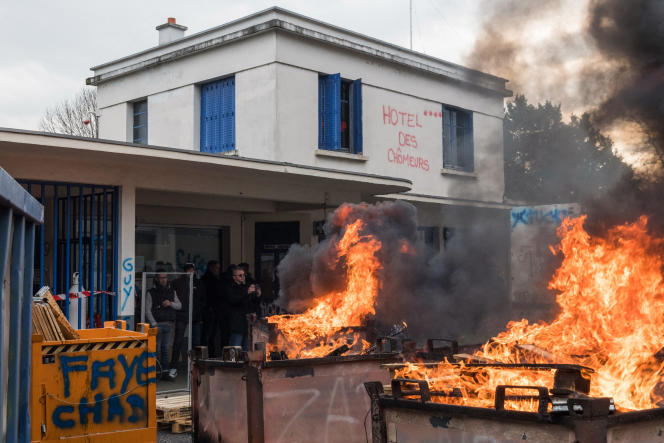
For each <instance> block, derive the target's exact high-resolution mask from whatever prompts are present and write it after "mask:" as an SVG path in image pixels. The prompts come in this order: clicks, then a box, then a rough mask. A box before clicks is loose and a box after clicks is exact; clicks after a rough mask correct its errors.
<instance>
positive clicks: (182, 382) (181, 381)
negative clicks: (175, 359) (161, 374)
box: [157, 368, 187, 395]
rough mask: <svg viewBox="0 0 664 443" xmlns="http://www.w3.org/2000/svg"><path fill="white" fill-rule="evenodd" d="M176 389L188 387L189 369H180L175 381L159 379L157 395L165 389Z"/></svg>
mask: <svg viewBox="0 0 664 443" xmlns="http://www.w3.org/2000/svg"><path fill="white" fill-rule="evenodd" d="M175 389H183V390H186V389H187V371H186V370H185V369H184V368H183V369H181V370H178V376H177V378H176V379H175V380H174V381H170V380H159V381H157V395H159V393H160V392H163V391H172V390H175Z"/></svg>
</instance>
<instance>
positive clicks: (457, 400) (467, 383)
mask: <svg viewBox="0 0 664 443" xmlns="http://www.w3.org/2000/svg"><path fill="white" fill-rule="evenodd" d="M584 220H585V217H580V218H576V219H565V220H564V221H563V223H562V225H561V227H560V228H559V229H558V234H559V236H560V237H561V242H560V245H559V246H558V247H557V248H554V249H553V251H554V253H558V252H561V253H562V254H563V256H564V259H563V262H562V264H561V266H560V268H559V269H558V270H557V271H556V273H555V275H554V276H553V279H552V280H551V282H550V283H549V288H550V289H553V290H555V291H557V292H558V295H557V296H556V301H557V303H558V305H559V307H560V313H559V314H558V316H557V317H556V319H555V320H553V321H552V322H551V323H550V324H547V323H543V322H542V323H536V324H529V323H528V321H527V320H525V319H523V320H521V321H518V322H510V323H509V324H508V325H507V330H506V331H505V332H502V333H501V334H499V335H498V336H497V337H494V338H493V339H492V340H491V341H489V342H488V343H487V344H485V345H484V346H483V348H482V349H481V351H478V352H476V353H475V355H474V357H475V359H476V360H481V359H485V361H486V360H489V361H496V362H502V363H524V362H530V363H552V362H555V363H570V364H579V365H583V366H587V367H590V368H592V369H593V370H594V371H595V372H594V373H593V374H587V375H588V376H589V377H590V378H591V391H590V395H592V396H604V397H612V398H613V399H614V401H615V403H616V406H617V407H619V408H620V409H623V410H627V409H630V410H633V409H646V408H651V407H657V406H658V404H661V403H660V402H662V401H664V396H663V395H662V392H661V391H662V389H661V387H660V381H661V380H662V370H663V369H664V362H663V361H662V358H661V356H660V355H659V354H658V351H660V349H662V347H663V346H664V328H662V326H661V325H662V321H663V320H664V283H663V280H662V256H661V254H662V251H663V248H662V246H663V245H664V241H663V240H662V239H659V238H655V237H654V236H652V235H650V234H649V233H648V232H647V229H646V224H647V219H646V218H645V217H641V218H640V219H639V220H638V221H636V222H635V223H633V224H626V225H622V226H618V227H615V228H613V229H611V230H610V231H609V232H608V233H607V235H606V237H605V238H597V237H591V236H590V235H589V234H588V233H587V232H586V231H585V230H584V229H583V222H584ZM397 376H398V377H406V378H412V379H426V380H428V382H429V385H430V386H431V388H432V389H433V390H436V391H442V392H446V391H451V390H453V389H454V396H451V397H450V396H447V397H445V396H443V397H437V398H436V401H440V402H445V403H452V404H463V405H470V406H482V407H491V406H493V402H494V392H495V389H496V386H498V385H501V384H503V385H521V386H533V385H536V386H548V387H551V386H552V374H551V373H550V372H546V371H524V370H509V371H506V370H504V369H493V368H482V369H477V368H468V367H465V366H464V365H463V364H462V365H461V366H459V365H455V364H450V363H447V362H446V363H443V364H441V365H438V366H437V367H433V368H431V367H424V366H422V365H408V366H407V367H406V368H404V369H402V370H399V371H398V372H397ZM455 388H456V389H455ZM514 393H515V394H517V395H522V394H527V395H532V394H533V393H532V392H514ZM521 409H524V408H521Z"/></svg>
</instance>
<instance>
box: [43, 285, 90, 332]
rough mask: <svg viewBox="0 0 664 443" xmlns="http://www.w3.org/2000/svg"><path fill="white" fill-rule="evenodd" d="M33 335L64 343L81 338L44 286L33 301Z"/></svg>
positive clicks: (47, 288)
mask: <svg viewBox="0 0 664 443" xmlns="http://www.w3.org/2000/svg"><path fill="white" fill-rule="evenodd" d="M32 333H33V334H40V335H41V336H42V337H44V340H45V341H64V340H75V339H78V338H80V336H79V335H78V332H76V330H75V329H74V328H72V326H71V324H69V321H68V320H67V317H65V315H64V314H63V313H62V310H60V307H59V306H58V303H57V302H56V301H55V299H54V298H53V294H51V290H50V289H49V287H48V286H44V287H43V288H41V289H40V290H39V292H37V294H35V297H34V298H33V299H32Z"/></svg>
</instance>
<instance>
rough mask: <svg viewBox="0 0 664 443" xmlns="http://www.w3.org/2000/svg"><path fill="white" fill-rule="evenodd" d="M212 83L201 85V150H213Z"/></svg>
mask: <svg viewBox="0 0 664 443" xmlns="http://www.w3.org/2000/svg"><path fill="white" fill-rule="evenodd" d="M214 92H215V91H214V83H209V84H207V85H203V86H201V152H213V151H212V145H213V140H214V117H215V116H214V106H213V104H214Z"/></svg>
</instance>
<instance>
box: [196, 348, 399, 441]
mask: <svg viewBox="0 0 664 443" xmlns="http://www.w3.org/2000/svg"><path fill="white" fill-rule="evenodd" d="M196 352H197V355H195V358H194V360H193V361H192V403H193V408H194V409H193V425H194V440H195V441H198V442H220V441H223V442H247V441H249V442H252V443H253V442H289V443H292V442H311V441H321V442H323V441H325V442H343V443H350V442H365V441H366V438H369V439H370V438H371V429H370V423H369V421H367V422H366V427H365V420H368V419H367V413H368V411H369V399H368V397H367V396H366V394H365V392H364V385H363V383H364V382H365V381H367V380H373V379H377V380H383V381H384V382H385V383H387V382H388V381H389V378H390V376H389V372H388V371H387V370H386V369H384V368H382V367H381V365H382V364H384V363H391V362H396V361H400V359H399V357H398V355H397V354H395V353H388V354H373V355H350V356H341V357H324V358H310V359H297V360H277V361H265V359H264V355H265V354H264V352H262V353H261V352H260V351H252V352H249V353H248V354H249V356H250V357H249V360H250V361H249V362H230V361H221V360H214V359H208V358H207V349H206V348H197V349H196ZM365 429H366V432H367V434H365Z"/></svg>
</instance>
